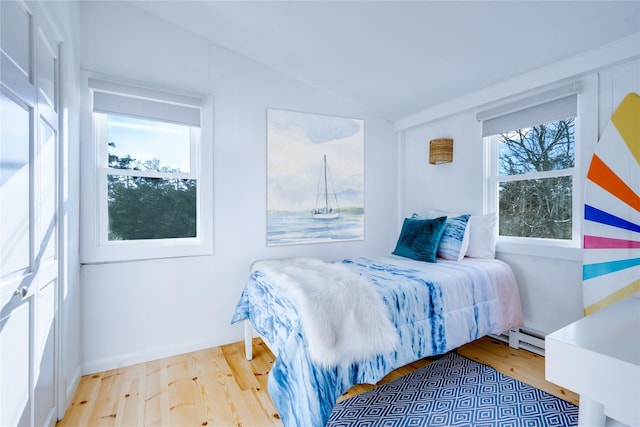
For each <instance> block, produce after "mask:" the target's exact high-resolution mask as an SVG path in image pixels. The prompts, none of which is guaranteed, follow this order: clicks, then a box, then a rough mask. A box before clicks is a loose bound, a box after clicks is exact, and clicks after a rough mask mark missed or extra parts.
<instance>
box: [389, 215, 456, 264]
mask: <svg viewBox="0 0 640 427" xmlns="http://www.w3.org/2000/svg"><path fill="white" fill-rule="evenodd" d="M446 223H447V217H446V216H443V217H439V218H434V219H417V218H405V219H404V223H403V224H402V230H401V231H400V236H399V237H398V243H397V244H396V249H395V250H394V251H393V252H392V253H393V254H394V255H399V256H403V257H406V258H411V259H416V260H419V261H427V262H436V252H437V250H438V243H440V238H441V237H442V232H443V231H444V227H445V224H446Z"/></svg>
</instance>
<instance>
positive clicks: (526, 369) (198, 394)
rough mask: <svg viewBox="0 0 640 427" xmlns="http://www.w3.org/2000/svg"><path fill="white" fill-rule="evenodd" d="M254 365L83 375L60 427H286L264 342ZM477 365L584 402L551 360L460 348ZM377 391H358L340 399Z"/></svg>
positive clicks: (227, 355)
mask: <svg viewBox="0 0 640 427" xmlns="http://www.w3.org/2000/svg"><path fill="white" fill-rule="evenodd" d="M253 352H254V359H253V360H252V361H251V362H248V361H246V360H245V358H244V344H243V343H242V342H238V343H233V344H229V345H224V346H222V347H215V348H211V349H207V350H201V351H196V352H193V353H188V354H183V355H179V356H174V357H169V358H166V359H161V360H156V361H152V362H147V363H142V364H139V365H134V366H129V367H126V368H120V369H114V370H110V371H106V372H101V373H98V374H93V375H87V376H84V377H82V379H81V381H80V385H79V386H78V390H77V391H76V393H75V396H74V398H73V402H72V403H71V406H70V407H69V410H68V411H67V414H66V415H65V417H64V419H63V420H62V421H60V422H59V423H58V424H57V426H58V427H71V426H73V427H76V426H78V427H80V426H81V427H84V426H123V427H134V426H225V427H227V426H245V427H249V426H282V422H281V421H280V417H279V416H278V413H277V411H276V409H275V408H274V406H273V402H272V401H271V398H270V397H269V394H268V393H267V374H268V373H269V370H270V368H271V364H272V363H273V361H274V357H273V355H272V354H271V352H270V351H269V349H268V348H267V347H266V345H264V344H263V342H262V341H261V340H260V339H255V340H254V350H253ZM458 353H459V354H461V355H463V356H465V357H467V358H469V359H472V360H476V361H478V362H481V363H485V364H487V365H490V366H493V367H494V368H495V369H496V370H498V371H500V372H502V373H504V374H505V375H509V376H511V377H513V378H516V379H518V380H520V381H522V382H525V383H528V384H530V385H532V386H535V387H537V388H540V389H542V390H545V391H547V392H548V393H551V394H553V395H555V396H558V397H560V398H562V399H564V400H567V401H569V402H572V403H574V404H578V396H577V395H576V394H574V393H572V392H570V391H567V390H564V389H562V388H560V387H557V386H555V385H553V384H551V383H548V382H547V381H545V380H544V358H543V357H541V356H538V355H536V354H533V353H530V352H528V351H525V350H514V349H511V348H509V346H507V345H506V344H504V343H502V342H499V341H497V340H494V339H490V338H481V339H479V340H477V341H474V342H473V343H470V344H467V345H465V346H463V347H461V348H459V349H458ZM428 363H430V361H429V360H428V359H423V360H420V361H418V362H415V363H412V364H410V365H408V366H405V367H403V368H400V369H397V370H396V371H394V372H392V373H391V374H389V375H388V376H387V377H385V378H384V379H383V380H382V381H381V383H384V382H388V381H392V380H394V379H396V378H398V377H400V376H402V375H405V374H407V373H409V372H411V371H413V370H415V369H418V368H419V367H422V366H424V365H427V364H428ZM371 388H373V386H372V385H358V386H355V387H353V388H352V389H351V390H349V392H348V393H346V394H345V396H343V397H342V398H341V399H340V400H342V399H345V398H348V397H351V396H355V395H357V394H359V393H362V392H364V391H367V390H370V389H371Z"/></svg>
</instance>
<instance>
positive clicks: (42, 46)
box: [0, 1, 60, 427]
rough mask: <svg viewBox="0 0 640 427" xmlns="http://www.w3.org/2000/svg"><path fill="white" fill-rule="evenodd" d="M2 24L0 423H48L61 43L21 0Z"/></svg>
mask: <svg viewBox="0 0 640 427" xmlns="http://www.w3.org/2000/svg"><path fill="white" fill-rule="evenodd" d="M0 20H1V22H0V32H1V34H0V48H1V52H0V62H1V63H0V66H1V70H0V71H1V72H0V81H1V83H2V84H1V87H0V426H36V427H41V426H52V425H54V424H55V422H56V410H55V406H56V405H55V402H56V396H55V389H56V387H55V384H54V382H55V380H56V378H55V375H56V369H55V367H56V357H55V354H56V353H55V350H56V349H55V341H56V340H55V338H56V328H55V324H56V322H55V319H56V307H57V288H58V282H57V281H58V272H59V266H58V264H59V260H58V209H59V202H58V186H59V185H58V164H59V162H58V123H59V122H58V105H59V92H58V90H59V85H58V82H59V72H58V70H59V63H58V58H59V51H60V47H59V43H58V42H57V41H56V39H55V37H53V36H52V34H53V32H52V31H51V29H50V28H49V27H48V25H47V23H46V22H44V21H43V20H41V19H40V18H38V17H36V16H34V14H33V13H32V11H30V10H29V8H28V6H27V5H25V4H23V3H22V2H16V1H0Z"/></svg>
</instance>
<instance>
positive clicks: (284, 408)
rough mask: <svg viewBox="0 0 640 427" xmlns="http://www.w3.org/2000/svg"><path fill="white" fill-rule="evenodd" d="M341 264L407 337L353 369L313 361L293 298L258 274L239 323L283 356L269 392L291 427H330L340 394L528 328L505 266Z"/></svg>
mask: <svg viewBox="0 0 640 427" xmlns="http://www.w3.org/2000/svg"><path fill="white" fill-rule="evenodd" d="M340 262H342V263H343V264H344V265H346V266H347V267H349V268H350V269H351V270H352V271H354V272H356V273H357V274H361V275H362V276H364V277H366V278H367V279H368V280H369V282H370V283H371V285H372V286H373V287H374V288H375V290H376V291H377V292H378V293H379V295H380V296H381V298H382V300H383V301H384V303H385V305H386V307H387V310H388V314H389V318H390V319H391V321H392V323H393V324H394V326H395V328H396V330H397V331H398V336H399V337H400V343H399V345H398V346H397V347H396V350H394V351H391V352H389V353H386V354H380V355H377V356H374V357H370V358H368V359H366V360H362V361H360V362H356V363H353V364H351V365H348V366H335V367H332V368H327V367H322V366H319V365H318V364H316V363H314V362H312V360H311V359H310V357H309V351H308V347H307V341H306V339H305V336H304V330H303V328H302V324H301V322H300V318H299V316H298V311H297V308H296V306H295V304H294V302H293V299H292V298H291V297H290V296H288V295H283V294H282V292H279V289H280V288H279V287H278V286H276V285H274V284H273V283H272V280H271V278H270V277H268V276H267V275H266V274H264V273H263V272H261V271H259V270H258V271H254V272H253V273H252V274H251V276H250V277H249V280H248V282H247V285H246V286H245V288H244V290H243V292H242V296H241V297H240V300H239V302H238V304H237V307H236V311H235V313H234V316H233V318H232V323H235V322H238V321H241V320H245V319H249V320H250V321H251V323H252V325H253V327H254V329H255V330H256V331H257V332H258V333H259V334H260V335H262V336H263V337H264V338H265V341H266V342H267V343H268V344H269V346H270V348H271V350H272V351H273V352H274V354H275V355H276V361H275V363H274V364H273V367H272V369H271V371H270V373H269V380H268V388H269V394H270V395H271V398H272V399H273V401H274V404H275V406H276V408H277V409H278V412H279V413H280V417H281V419H282V421H283V423H284V425H285V426H287V427H303V426H310V427H321V426H324V424H325V423H326V421H327V420H328V419H329V415H330V414H331V409H332V407H333V406H334V405H335V402H336V400H337V399H338V397H340V396H341V395H342V394H343V393H344V392H346V391H347V390H348V389H349V388H350V387H352V386H353V385H355V384H362V383H369V384H375V383H376V382H378V381H379V380H381V379H382V378H383V377H384V376H385V375H386V374H388V373H389V372H391V371H392V370H394V369H396V368H398V367H400V366H404V365H406V364H408V363H411V362H413V361H415V360H418V359H421V358H423V357H427V356H432V355H437V354H443V353H445V352H447V351H449V350H451V349H453V348H456V347H458V346H460V345H462V344H465V343H467V342H470V341H473V340H474V339H477V338H479V337H481V336H484V335H487V334H491V333H496V334H497V333H501V332H503V331H505V330H507V329H510V328H512V327H516V326H521V325H522V312H521V309H520V299H519V295H518V290H517V286H516V282H515V278H514V276H513V273H512V271H511V269H510V268H509V267H508V266H507V265H506V264H504V263H503V262H501V261H498V260H493V259H492V260H470V259H465V260H463V261H444V260H438V262H437V263H425V262H419V261H413V260H409V259H405V258H401V257H395V256H388V257H378V258H374V259H367V258H357V259H345V260H342V261H340Z"/></svg>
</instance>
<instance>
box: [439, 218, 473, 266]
mask: <svg viewBox="0 0 640 427" xmlns="http://www.w3.org/2000/svg"><path fill="white" fill-rule="evenodd" d="M469 217H470V215H460V216H456V217H453V218H451V217H447V226H446V227H445V228H444V232H443V233H442V239H440V243H439V244H438V256H439V257H440V258H444V259H450V260H453V261H460V260H461V259H462V258H464V254H465V253H466V252H467V247H465V245H464V243H467V245H466V246H469V243H468V242H465V241H464V237H465V233H464V232H465V230H466V228H467V224H468V222H469ZM463 248H464V251H463Z"/></svg>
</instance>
